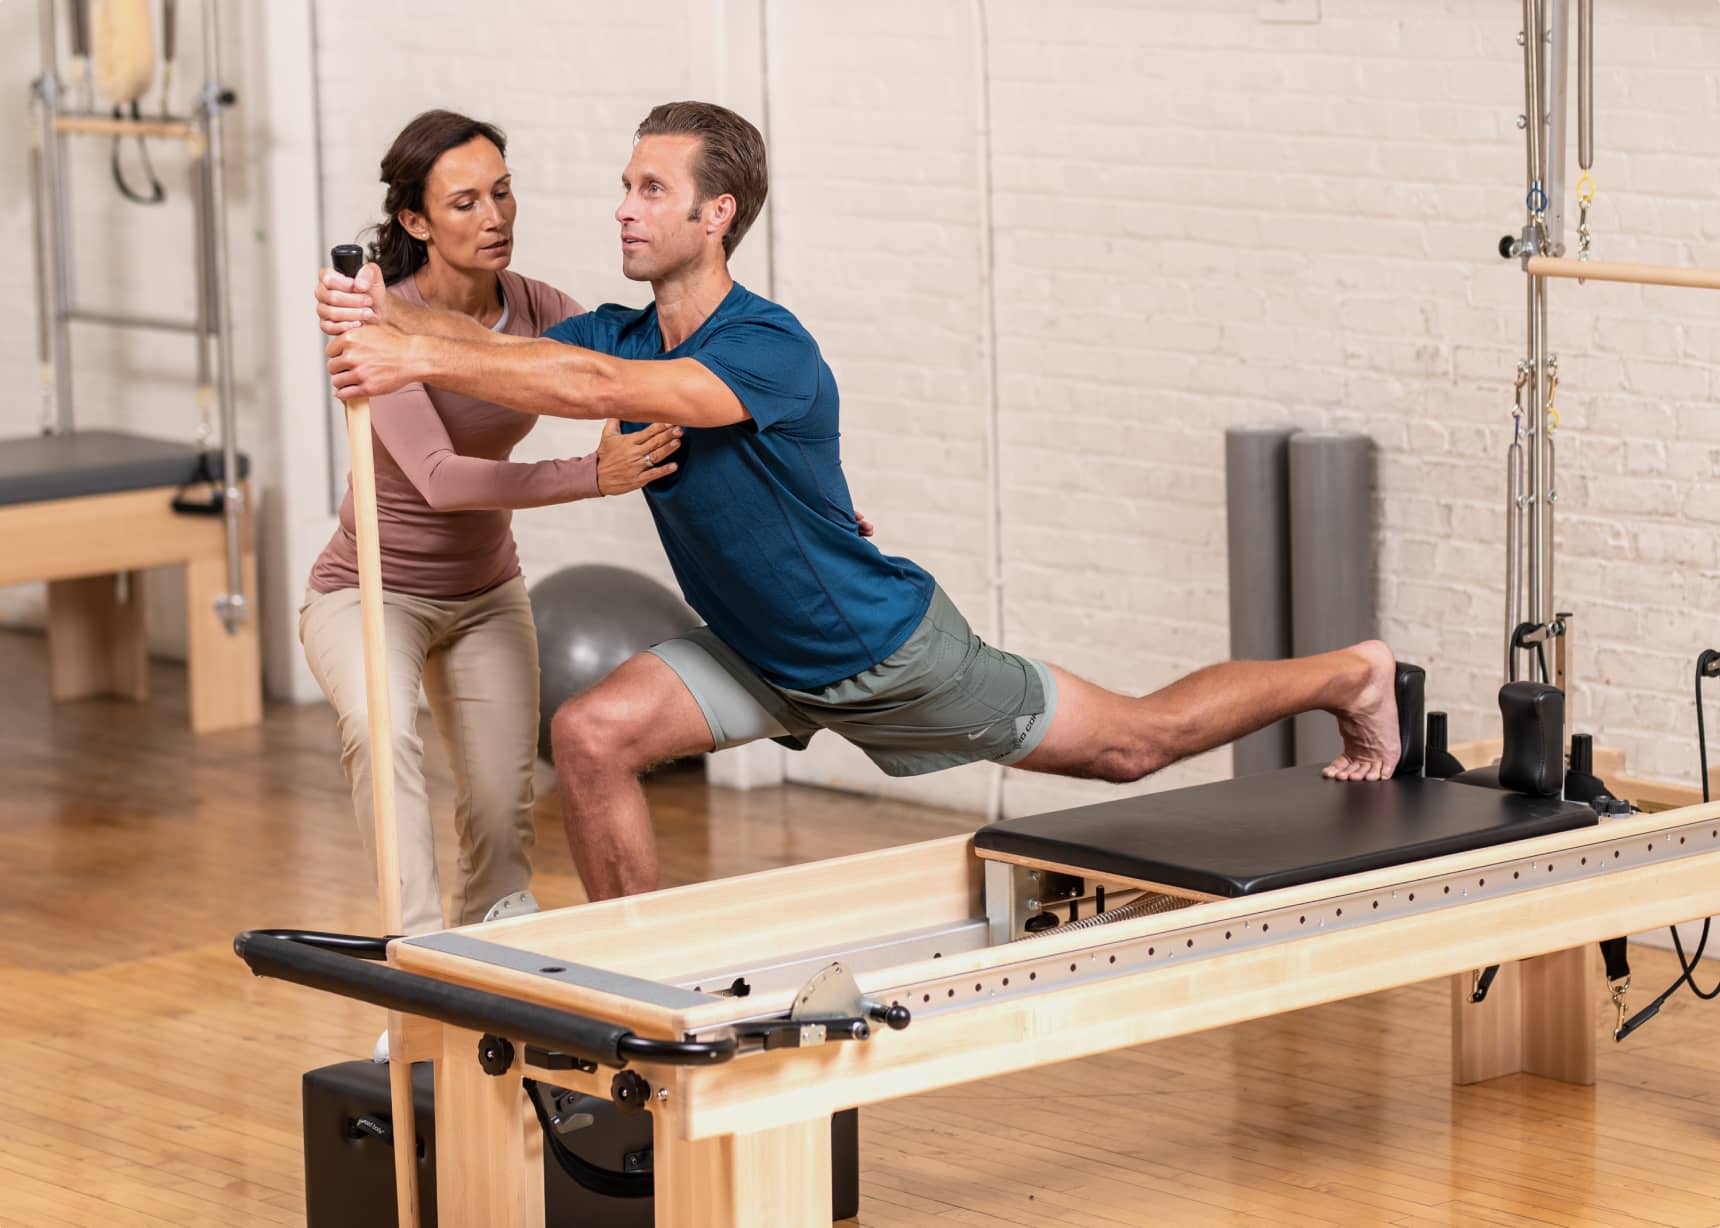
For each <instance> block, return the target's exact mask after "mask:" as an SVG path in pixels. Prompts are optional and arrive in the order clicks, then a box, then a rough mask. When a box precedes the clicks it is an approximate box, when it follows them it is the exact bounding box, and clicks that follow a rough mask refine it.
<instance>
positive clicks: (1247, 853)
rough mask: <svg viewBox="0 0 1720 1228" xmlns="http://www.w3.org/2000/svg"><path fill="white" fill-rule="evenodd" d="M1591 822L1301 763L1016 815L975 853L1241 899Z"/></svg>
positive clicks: (1549, 801)
mask: <svg viewBox="0 0 1720 1228" xmlns="http://www.w3.org/2000/svg"><path fill="white" fill-rule="evenodd" d="M1595 822H1596V815H1595V812H1594V810H1592V809H1591V808H1590V807H1588V806H1585V805H1581V804H1579V803H1577V802H1566V801H1563V800H1561V799H1559V798H1556V797H1555V798H1543V797H1525V796H1523V795H1522V794H1519V793H1505V792H1501V791H1499V790H1495V789H1477V788H1474V787H1472V786H1469V785H1462V784H1454V783H1452V782H1450V781H1444V780H1428V779H1425V778H1423V777H1419V776H1406V777H1395V778H1393V779H1391V780H1376V781H1337V780H1326V779H1325V778H1324V777H1322V776H1321V775H1320V769H1319V768H1318V767H1297V768H1285V769H1283V770H1282V771H1278V772H1262V773H1260V774H1258V775H1253V776H1243V777H1240V778H1238V779H1235V780H1223V781H1219V782H1217V783H1215V784H1209V785H1195V786H1194V787H1192V788H1187V789H1172V790H1170V791H1168V792H1165V793H1149V794H1146V795H1145V796H1142V797H1132V798H1127V799H1125V800H1123V801H1118V802H1104V803H1102V804H1100V805H1097V806H1082V807H1079V808H1078V809H1075V810H1060V811H1057V812H1055V813H1052V814H1041V815H1035V816H1034V817H1032V818H1026V819H1009V820H1005V821H1004V822H1001V823H993V824H991V825H989V826H987V827H983V828H981V829H980V830H979V831H978V832H976V833H974V847H975V848H976V849H978V850H980V851H981V853H982V854H987V855H992V856H995V857H997V858H1000V859H1003V860H1030V861H1035V862H1043V863H1047V864H1050V865H1053V866H1061V867H1067V868H1068V870H1069V872H1070V873H1072V874H1087V875H1091V876H1094V877H1100V878H1105V877H1110V878H1118V879H1126V880H1128V881H1131V882H1136V883H1150V884H1156V885H1158V886H1161V887H1164V888H1166V889H1168V890H1171V891H1173V892H1185V893H1190V894H1195V895H1203V896H1238V895H1251V894H1253V893H1254V892H1257V891H1270V890H1273V889H1274V888H1277V887H1293V886H1295V885H1297V884H1299V883H1311V882H1317V881H1319V880H1321V879H1327V878H1338V877H1340V876H1342V875H1345V874H1356V873H1360V872H1361V871H1363V870H1377V869H1380V868H1382V867H1384V866H1397V865H1404V864H1405V863H1407V862H1412V861H1425V860H1426V859H1428V858H1430V857H1439V856H1443V855H1444V854H1446V853H1462V852H1467V851H1469V850H1470V849H1478V848H1485V847H1487V846H1489V845H1494V844H1504V843H1507V842H1509V841H1512V840H1525V839H1528V838H1529V837H1530V836H1544V835H1546V834H1548V833H1549V832H1558V831H1568V830H1570V829H1572V828H1577V827H1587V826H1590V825H1592V824H1593V823H1595Z"/></svg>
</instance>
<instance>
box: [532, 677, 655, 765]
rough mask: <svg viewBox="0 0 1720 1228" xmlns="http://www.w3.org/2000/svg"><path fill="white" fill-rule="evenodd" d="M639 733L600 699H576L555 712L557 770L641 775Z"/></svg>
mask: <svg viewBox="0 0 1720 1228" xmlns="http://www.w3.org/2000/svg"><path fill="white" fill-rule="evenodd" d="M637 733H638V731H636V730H634V729H632V728H631V727H630V722H628V721H627V720H626V719H625V717H624V715H623V714H622V713H620V712H618V711H616V710H615V709H614V708H613V706H612V705H609V704H605V703H604V702H603V701H602V700H600V699H592V698H589V697H587V696H581V695H576V696H574V698H572V699H570V700H567V701H566V702H565V703H563V704H562V705H561V707H559V708H557V709H556V710H555V715H554V716H552V717H551V718H550V722H549V740H550V749H551V751H552V752H553V753H554V756H555V765H556V767H557V768H561V769H566V770H572V771H576V772H589V771H594V770H600V769H602V768H605V767H608V768H612V769H614V768H620V769H623V770H627V771H632V772H634V773H638V772H641V771H643V770H644V769H645V768H646V767H647V766H649V765H647V764H645V763H635V762H633V760H634V759H635V758H636V757H637V754H636V750H637V746H638V741H639V739H638V736H637Z"/></svg>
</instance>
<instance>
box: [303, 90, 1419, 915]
mask: <svg viewBox="0 0 1720 1228" xmlns="http://www.w3.org/2000/svg"><path fill="white" fill-rule="evenodd" d="M621 182H622V189H623V193H624V195H623V198H622V201H621V204H620V206H619V207H618V208H617V209H616V211H615V217H616V220H617V221H618V222H619V223H620V227H621V264H622V271H623V272H624V273H625V274H626V275H627V276H628V277H629V278H631V279H633V280H635V281H647V282H650V283H651V290H652V297H653V301H652V303H651V304H650V305H649V306H647V307H644V308H639V309H632V308H624V307H617V306H606V307H602V308H599V309H598V310H597V311H594V312H591V313H589V314H586V315H581V316H575V317H574V318H572V319H569V320H564V321H562V322H561V323H560V324H557V325H555V326H554V327H553V328H551V329H550V330H549V331H548V332H547V333H546V334H545V335H544V337H543V338H542V339H538V340H532V339H529V338H513V337H508V336H506V335H503V334H498V333H492V332H489V331H488V330H486V329H484V328H483V327H482V326H481V325H479V324H477V322H476V321H474V320H472V319H470V318H469V317H467V316H463V315H457V314H451V313H444V312H437V311H434V310H430V309H425V308H415V307H413V306H411V305H410V304H407V303H405V302H403V301H402V300H401V299H400V298H399V297H398V296H393V295H385V294H381V293H374V294H373V293H372V291H373V290H374V291H380V288H381V285H382V281H381V276H380V271H379V270H376V269H375V268H373V267H367V268H366V269H365V270H364V271H363V272H361V273H360V274H359V275H358V277H357V278H356V279H352V280H349V279H346V278H343V277H341V276H340V275H339V274H337V273H335V272H334V271H333V270H330V269H325V270H323V276H322V281H321V284H320V285H319V288H318V294H317V297H318V301H319V308H318V312H319V315H320V316H321V317H322V320H323V328H324V331H325V332H328V333H331V334H333V335H334V340H332V341H331V342H330V343H329V347H328V349H329V359H330V361H329V370H330V372H331V374H332V375H333V377H334V385H335V389H336V394H337V395H339V396H342V397H362V396H378V395H381V394H383V393H385V392H390V391H393V390H394V389H396V388H398V387H400V386H401V385H402V384H405V383H408V382H410V381H413V380H422V381H423V382H425V383H428V384H435V385H438V386H440V387H443V388H448V389H451V390H453V391H456V392H464V393H468V394H470V395H473V396H481V397H483V398H485V399H486V400H490V401H495V402H498V403H500V404H502V405H506V406H509V407H511V408H514V409H517V410H521V411H524V412H527V413H539V414H553V415H557V416H561V417H569V418H598V419H606V418H616V419H621V420H623V421H624V423H625V425H624V427H623V429H624V430H637V429H640V426H641V425H642V424H644V423H648V422H665V423H673V424H676V425H678V426H680V427H682V428H683V435H682V448H681V454H680V456H679V457H678V458H677V459H678V460H679V462H680V465H679V469H678V471H677V472H675V473H673V474H671V475H669V476H667V477H663V478H659V479H658V480H656V481H654V482H652V483H651V484H650V485H649V486H647V487H645V497H646V499H647V501H648V503H649V505H650V508H651V514H652V517H653V518H654V519H655V521H656V524H657V531H658V535H659V536H660V537H661V539H662V542H663V549H664V550H665V551H666V552H667V554H668V556H669V561H670V563H671V564H672V565H673V567H674V570H675V576H676V578H677V579H678V580H679V581H680V584H681V591H682V592H683V594H685V596H686V598H687V602H688V604H690V605H691V606H692V607H693V609H694V610H696V611H697V612H698V613H699V615H700V616H701V617H702V618H704V619H705V622H706V626H704V627H700V628H698V629H697V630H695V631H693V632H691V633H689V634H688V635H685V636H681V637H678V638H677V639H673V640H670V641H668V642H666V643H663V644H658V645H656V646H655V647H653V648H652V649H650V650H649V651H648V652H645V653H641V654H640V655H638V656H636V657H634V658H632V659H631V660H629V661H627V662H626V663H625V664H623V665H622V666H621V667H620V668H619V669H617V670H616V671H615V672H614V673H612V674H610V675H609V677H608V678H606V679H604V680H603V681H602V682H600V683H599V684H598V685H596V686H595V687H593V688H591V689H590V690H589V691H586V692H585V693H584V694H582V695H579V696H576V697H575V698H573V699H571V700H569V701H568V702H567V703H565V704H564V705H563V706H562V707H561V709H560V710H559V711H558V712H557V713H556V714H555V717H554V720H553V722H552V738H553V742H554V749H555V761H556V772H557V775H558V778H559V780H560V784H561V793H562V805H563V813H564V817H565V820H566V825H567V833H568V841H569V844H570V845H571V846H572V850H573V854H574V858H575V861H576V863H577V865H578V867H579V872H580V876H581V878H582V879H583V880H584V883H585V888H586V891H587V893H588V894H589V895H590V896H591V898H593V899H605V898H608V897H611V896H616V895H624V894H629V893H632V892H637V891H645V890H650V889H652V888H653V887H655V886H656V882H657V859H656V845H655V841H654V838H653V835H652V830H651V821H650V814H649V812H648V810H647V809H646V804H645V796H644V792H643V790H642V789H641V788H640V785H639V776H640V774H641V773H642V772H643V771H645V770H646V769H647V768H649V767H650V766H652V765H653V764H657V763H661V762H664V761H666V760H669V759H674V758H678V757H681V756H685V755H690V754H696V753H699V752H702V751H709V750H712V749H713V748H722V747H727V746H737V745H740V744H742V743H744V742H749V741H754V740H756V739H759V738H767V737H770V738H777V739H779V740H781V741H785V742H787V743H789V744H791V745H798V746H804V745H805V740H806V739H807V738H809V737H810V736H811V735H812V734H813V733H814V732H816V731H817V730H819V729H831V730H834V731H836V732H837V733H839V734H841V736H843V737H845V738H847V739H848V740H849V741H851V742H853V743H855V744H856V745H858V746H859V747H860V748H861V749H862V750H864V751H865V752H866V754H867V755H868V756H869V757H870V758H871V759H872V760H873V761H874V762H875V763H877V764H878V765H879V766H880V767H882V768H883V770H884V771H886V772H889V773H891V774H892V775H901V776H906V775H914V774H917V773H922V772H930V771H936V770H939V769H941V768H946V767H952V766H955V765H957V764H962V763H971V762H974V761H977V760H982V759H983V760H990V761H992V762H995V763H1002V764H1014V765H1016V766H1019V767H1022V768H1026V769H1029V770H1032V771H1043V772H1054V773H1058V774H1062V775H1069V776H1085V777H1096V778H1100V779H1104V780H1111V781H1132V780H1138V779H1140V778H1141V777H1143V776H1145V775H1147V774H1149V773H1151V772H1154V771H1157V770H1158V769H1159V768H1161V767H1164V766H1166V765H1168V764H1170V763H1173V762H1175V761H1177V760H1178V759H1181V758H1184V757H1186V756H1188V755H1192V754H1196V753H1198V752H1200V751H1204V750H1208V749H1210V748H1212V747H1215V746H1220V745H1223V744H1224V743H1226V742H1229V741H1232V740H1234V739H1236V738H1238V737H1241V736H1243V735H1244V734H1247V733H1250V732H1252V731H1253V730H1255V729H1259V728H1261V727H1263V726H1265V725H1268V724H1271V723H1272V722H1274V721H1278V720H1282V719H1284V718H1286V717H1288V716H1292V715H1295V714H1296V713H1299V712H1305V711H1312V710H1316V709H1320V710H1325V711H1328V712H1331V713H1333V714H1334V715H1335V716H1336V717H1337V718H1338V723H1339V727H1340V729H1341V730H1342V732H1343V735H1344V754H1342V755H1341V756H1339V757H1338V759H1336V760H1335V761H1334V762H1333V763H1332V764H1331V766H1330V767H1328V768H1327V769H1326V774H1327V775H1328V776H1332V777H1335V778H1338V779H1344V780H1378V779H1383V778H1385V777H1387V776H1390V775H1391V773H1392V769H1393V768H1394V767H1395V766H1396V763H1397V759H1398V753H1399V746H1398V733H1397V713H1396V709H1395V701H1394V696H1393V678H1394V668H1393V661H1392V655H1391V651H1390V650H1389V649H1388V648H1387V647H1386V646H1385V645H1384V644H1381V643H1379V642H1378V641H1369V642H1367V643H1364V644H1358V645H1356V646H1354V647H1352V648H1349V649H1345V650H1343V651H1340V652H1332V653H1325V654H1322V655H1320V656H1315V657H1305V658H1300V659H1297V660H1293V661H1271V662H1252V661H1251V662H1227V663H1225V664H1221V665H1215V666H1212V667H1210V668H1208V669H1204V670H1201V671H1199V672H1198V673H1195V674H1191V675H1189V676H1188V677H1186V678H1183V679H1180V680H1178V681H1177V682H1174V683H1172V684H1171V685H1170V686H1167V687H1165V688H1164V689H1163V690H1160V691H1156V692H1154V693H1153V694H1151V695H1147V696H1143V697H1134V696H1128V695H1121V694H1117V693H1115V692H1112V691H1107V690H1104V689H1103V688H1101V687H1098V686H1095V685H1094V684H1092V683H1090V682H1087V681H1084V680H1082V679H1080V678H1077V677H1076V676H1074V675H1072V674H1070V673H1068V672H1066V671H1064V670H1061V669H1058V668H1056V667H1054V666H1050V665H1047V664H1045V663H1043V662H1040V661H1035V660H1032V659H1030V658H1027V657H1022V656H1019V655H1016V654H1014V653H1007V652H1002V651H999V650H998V649H996V648H993V647H991V646H990V645H988V644H986V643H985V642H984V641H983V640H981V639H980V638H979V637H978V636H977V635H975V634H974V632H973V630H972V629H971V628H970V627H969V626H968V624H967V621H966V620H965V619H964V618H963V617H962V615H961V613H960V611H958V610H957V609H956V608H955V606H954V605H953V604H952V603H951V602H950V601H949V599H948V598H947V597H946V596H944V594H943V591H942V590H941V589H940V588H939V587H938V585H937V583H936V581H934V580H933V579H932V577H931V576H930V575H928V574H927V572H926V571H925V570H924V569H923V568H921V567H920V566H918V565H917V564H915V563H914V562H912V561H911V560H909V559H905V558H896V557H892V556H889V555H886V554H884V553H883V552H882V551H880V550H879V549H878V548H877V547H875V546H874V545H873V544H872V543H871V541H869V540H868V539H867V538H866V537H865V536H863V535H862V533H861V532H860V531H859V528H858V524H857V519H856V517H855V514H854V505H853V502H852V501H851V499H850V497H849V493H848V484H847V482H846V480H845V479H844V477H843V474H842V459H841V450H840V430H839V421H838V399H837V392H836V381H835V379H834V378H833V377H832V376H831V373H830V368H829V367H828V366H826V365H825V362H824V358H823V356H822V355H821V354H820V353H819V350H818V344H817V342H815V341H814V340H813V339H812V337H811V336H810V335H809V334H808V333H807V331H806V330H805V329H804V328H802V327H801V325H800V322H799V321H798V320H796V319H795V318H794V316H793V315H792V314H790V313H789V312H788V311H787V310H785V309H784V308H782V307H780V306H778V305H777V304H775V303H772V302H770V301H768V300H766V299H763V298H760V297H759V296H758V295H756V294H753V293H751V292H749V291H748V290H746V289H745V288H744V287H742V286H740V285H737V284H736V283H735V282H734V280H733V279H732V278H731V277H730V276H729V270H728V258H729V255H730V253H732V252H733V250H734V248H735V245H736V244H737V243H739V242H740V240H741V238H742V236H744V235H745V233H746V231H747V228H748V227H749V226H750V225H751V224H752V222H753V220H754V219H755V218H756V217H757V216H758V213H759V210H760V208H761V207H762V206H763V204H764V199H765V194H766V191H767V188H768V182H767V175H766V164H765V147H764V142H763V140H762V138H761V137H760V136H759V133H758V131H757V129H755V128H754V127H753V126H752V125H751V124H750V123H748V122H747V121H746V120H745V119H743V118H741V117H740V116H738V115H736V114H735V113H734V112H732V111H729V110H726V109H725V108H722V107H718V106H713V105H710V104H707V103H693V102H682V103H667V104H664V105H663V106H660V107H657V108H655V109H654V110H653V111H652V112H651V113H650V114H649V115H648V116H646V118H645V121H644V122H643V123H642V124H641V125H640V126H639V130H638V132H637V134H636V137H635V141H634V148H633V155H632V157H631V159H630V160H629V161H628V163H627V168H626V170H625V171H624V172H623V174H622V181H621ZM360 324H367V325H368V326H367V327H359V325H360ZM649 461H650V458H649V456H647V463H649Z"/></svg>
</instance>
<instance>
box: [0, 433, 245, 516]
mask: <svg viewBox="0 0 1720 1228" xmlns="http://www.w3.org/2000/svg"><path fill="white" fill-rule="evenodd" d="M205 458H207V470H206V474H207V476H208V477H213V478H215V479H216V480H219V479H220V476H221V453H220V452H218V451H217V452H205V451H203V450H202V449H199V448H198V447H196V445H194V444H188V443H175V442H174V441H172V440H169V439H153V438H151V437H150V436H148V435H132V434H129V433H127V432H125V431H78V432H75V433H73V434H69V435H34V436H29V437H27V438H23V439H5V440H0V504H7V503H35V502H38V501H41V500H46V499H76V498H81V497H83V496H85V495H111V494H117V493H118V492H120V491H125V490H148V489H150V488H151V487H155V486H182V485H184V484H186V483H188V482H195V481H200V480H204V472H200V470H199V465H200V463H202V462H203V461H204V460H205ZM249 471H250V462H249V460H247V459H246V457H245V456H243V455H241V456H240V457H239V476H240V477H241V478H243V477H245V476H246V474H247V473H248V472H249Z"/></svg>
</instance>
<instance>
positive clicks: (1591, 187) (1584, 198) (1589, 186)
mask: <svg viewBox="0 0 1720 1228" xmlns="http://www.w3.org/2000/svg"><path fill="white" fill-rule="evenodd" d="M1594 200H1595V181H1594V179H1593V178H1592V177H1591V176H1590V175H1589V173H1588V172H1587V171H1584V172H1583V177H1582V178H1581V179H1579V180H1577V201H1578V203H1580V204H1584V205H1592V204H1593V203H1594Z"/></svg>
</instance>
